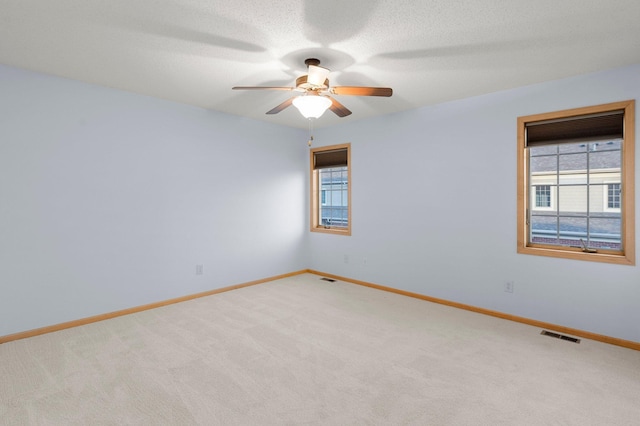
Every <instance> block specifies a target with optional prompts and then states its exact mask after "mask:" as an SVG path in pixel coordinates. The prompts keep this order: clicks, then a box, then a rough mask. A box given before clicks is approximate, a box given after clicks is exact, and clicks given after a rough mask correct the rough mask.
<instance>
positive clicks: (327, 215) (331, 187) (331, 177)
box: [319, 166, 349, 227]
mask: <svg viewBox="0 0 640 426" xmlns="http://www.w3.org/2000/svg"><path fill="white" fill-rule="evenodd" d="M319 174H320V179H319V180H320V193H321V208H320V219H321V220H320V224H321V226H326V227H347V226H348V225H349V223H348V214H347V213H343V212H346V211H347V207H348V205H347V204H348V199H349V194H348V182H347V180H348V176H349V173H348V169H347V167H346V166H345V167H332V168H328V169H320V170H319Z"/></svg>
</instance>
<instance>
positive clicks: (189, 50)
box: [0, 0, 640, 128]
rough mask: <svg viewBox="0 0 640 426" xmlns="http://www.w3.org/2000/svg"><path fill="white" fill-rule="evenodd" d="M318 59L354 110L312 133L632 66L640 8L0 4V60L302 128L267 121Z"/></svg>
mask: <svg viewBox="0 0 640 426" xmlns="http://www.w3.org/2000/svg"><path fill="white" fill-rule="evenodd" d="M307 57H317V58H319V59H320V60H321V61H322V65H323V66H325V67H327V68H330V69H331V70H332V71H333V72H332V74H331V76H330V80H331V84H332V85H363V86H387V87H392V88H393V89H394V95H393V97H391V98H373V97H367V98H362V97H354V96H340V97H337V98H338V100H339V101H340V102H341V103H343V104H344V105H345V106H346V107H347V108H349V109H351V110H352V111H353V114H352V115H351V116H349V117H346V118H338V117H336V116H335V115H334V114H332V113H331V112H327V113H325V115H324V116H322V117H321V118H320V119H318V120H317V121H316V124H315V125H316V127H322V126H327V125H333V124H337V123H341V122H346V121H352V120H357V119H361V118H365V117H371V116H374V115H379V114H386V113H390V112H394V111H401V110H405V109H409V108H415V107H419V106H423V105H430V104H435V103H439V102H443V101H448V100H453V99H459V98H464V97H469V96H474V95H479V94H483V93H489V92H494V91H498V90H502V89H508V88H512V87H518V86H523V85H527V84H532V83H536V82H541V81H547V80H553V79H558V78H563V77H568V76H572V75H577V74H584V73H588V72H593V71H599V70H604V69H610V68H615V67H620V66H624V65H629V64H635V63H640V1H638V0H615V1H612V0H563V1H558V0H552V1H551V0H483V1H480V0H389V1H383V0H355V1H348V0H324V1H320V0H305V1H301V0H278V1H271V2H266V1H259V0H250V1H249V0H56V1H52V0H1V1H0V63H2V64H6V65H12V66H16V67H20V68H25V69H29V70H35V71H40V72H44V73H49V74H54V75H58V76H62V77H68V78H72V79H76V80H80V81H85V82H89V83H95V84H99V85H103V86H107V87H113V88H118V89H123V90H127V91H131V92H135V93H140V94H144V95H149V96H154V97H158V98H162V99H169V100H173V101H176V102H181V103H185V104H191V105H196V106H199V107H203V108H207V109H210V110H216V111H222V112H226V113H231V114H236V115H242V116H247V117H251V118H255V119H259V120H265V121H268V122H272V123H277V124H282V125H286V126H292V127H300V128H306V127H307V121H306V119H304V118H303V117H302V116H301V115H300V114H299V113H298V111H297V110H296V109H295V108H293V107H290V108H287V109H286V110H284V111H283V112H281V113H280V114H277V115H265V112H266V111H268V110H269V109H271V108H272V107H274V106H276V105H277V104H279V103H280V102H282V101H284V100H286V99H287V98H288V97H289V96H291V95H292V94H291V93H289V92H286V91H232V90H231V87H232V86H238V85H239V86H256V85H272V86H273V85H275V86H292V85H293V83H294V80H295V78H296V77H298V76H299V75H301V74H303V73H305V71H306V69H305V65H304V59H305V58H307Z"/></svg>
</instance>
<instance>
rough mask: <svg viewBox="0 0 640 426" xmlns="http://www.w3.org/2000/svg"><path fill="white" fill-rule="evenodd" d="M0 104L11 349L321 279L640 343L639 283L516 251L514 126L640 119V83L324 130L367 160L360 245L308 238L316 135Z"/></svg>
mask: <svg viewBox="0 0 640 426" xmlns="http://www.w3.org/2000/svg"><path fill="white" fill-rule="evenodd" d="M0 93H1V94H2V96H0V335H7V334H11V333H15V332H20V331H24V330H29V329H33V328H37V327H42V326H46V325H51V324H56V323H60V322H63V321H69V320H74V319H79V318H84V317H87V316H91V315H96V314H100V313H105V312H112V311H114V310H118V309H123V308H128V307H132V306H139V305H142V304H145V303H150V302H154V301H160V300H166V299H169V298H172V297H178V296H182V295H186V294H191V293H195V292H199V291H205V290H209V289H214V288H220V287H224V286H228V285H232V284H235V283H241V282H246V281H250V280H253V279H259V278H265V277H269V276H273V275H277V274H281V273H286V272H291V271H296V270H299V269H303V268H307V267H309V268H313V269H317V270H320V271H325V272H329V273H334V274H338V275H343V276H346V277H351V278H355V279H361V280H365V281H370V282H373V283H378V284H382V285H386V286H390V287H395V288H399V289H404V290H409V291H414V292H418V293H422V294H426V295H431V296H435V297H441V298H445V299H449V300H452V301H458V302H462V303H467V304H471V305H475V306H479V307H484V308H488V309H495V310H497V311H501V312H506V313H511V314H515V315H520V316H524V317H528V318H533V319H538V320H542V321H548V322H552V323H556V324H561V325H565V326H569V327H575V328H579V329H583V330H587V331H592V332H595V333H602V334H605V335H609V336H613V337H619V338H623V339H629V340H634V341H640V302H639V301H640V273H639V272H638V268H637V267H629V266H618V265H607V264H599V263H590V262H579V261H571V260H566V259H550V258H544V257H536V256H526V255H518V254H516V251H515V247H516V241H515V228H516V212H515V210H516V201H515V197H516V187H515V177H516V164H515V158H516V141H515V132H516V117H517V116H520V115H526V114H533V113H539V112H545V111H554V110H558V109H565V108H573V107H579V106H585V105H594V104H599V103H605V102H613V101H619V100H625V99H638V98H640V96H639V95H640V66H638V65H636V66H631V67H627V68H623V69H618V70H613V71H609V72H604V73H598V74H593V75H586V76H581V77H577V78H571V79H566V80H561V81H556V82H549V83H545V84H540V85H535V86H530V87H525V88H520V89H517V90H511V91H505V92H500V93H495V94H491V95H486V96H480V97H476V98H471V99H465V100H461V101H456V102H450V103H446V104H441V105H437V106H433V107H427V108H421V109H417V110H412V111H407V112H404V113H400V114H395V115H391V116H387V117H384V118H383V119H381V118H377V119H374V120H362V121H358V122H355V123H351V124H345V125H341V126H338V127H335V128H328V129H325V128H322V129H317V130H316V132H315V145H316V146H320V145H332V144H337V143H344V142H351V143H352V173H353V175H352V180H353V186H352V189H353V199H352V203H353V235H352V236H351V237H344V236H336V235H327V234H309V232H308V219H307V218H308V175H307V167H308V149H307V147H306V144H305V143H304V141H306V137H307V135H306V132H302V131H298V130H294V129H289V128H284V127H279V126H272V125H268V124H266V123H262V122H255V121H251V120H247V119H243V118H239V117H233V116H228V115H223V114H217V113H214V112H210V111H205V110H201V109H197V108H192V107H189V106H184V105H178V104H175V103H171V102H165V101H162V100H157V99H152V98H147V97H143V96H139V95H135V94H130V93H124V92H120V91H116V90H111V89H107V88H101V87H97V86H92V85H86V84H82V83H79V82H74V81H69V80H65V79H60V78H56V77H51V76H44V75H41V74H37V73H31V72H27V71H23V70H17V69H14V68H10V67H3V66H0ZM395 96H402V94H396V95H395ZM636 121H638V120H636ZM637 152H639V153H640V149H639V150H637ZM637 155H639V156H640V154H637ZM267 163H268V164H269V166H268V167H267ZM636 163H637V164H640V159H638V158H637V159H636ZM636 174H637V176H636V179H637V180H638V178H639V177H640V172H637V173H636ZM636 187H639V188H640V183H639V182H638V181H637V182H636ZM389 193H392V194H395V196H394V199H393V200H389V198H388V196H387V194H389ZM636 198H640V197H636ZM637 212H638V213H637V214H638V215H640V209H637ZM391 220H396V221H397V222H396V223H395V224H393V223H390V221H391ZM636 222H637V223H638V225H639V226H640V217H637V218H636ZM636 239H637V240H640V237H638V236H636ZM345 255H346V256H347V257H348V263H345ZM196 264H203V265H204V275H202V276H196V275H195V265H196ZM507 280H513V281H515V292H514V293H513V294H507V293H505V292H504V291H503V287H504V282H505V281H507Z"/></svg>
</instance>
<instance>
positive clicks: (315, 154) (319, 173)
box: [311, 144, 351, 235]
mask: <svg viewBox="0 0 640 426" xmlns="http://www.w3.org/2000/svg"><path fill="white" fill-rule="evenodd" d="M350 157H351V146H350V144H343V145H333V146H328V147H322V148H314V149H312V150H311V230H312V231H314V232H327V233H333V234H340V235H351V202H350V199H351V170H350V163H351V158H350Z"/></svg>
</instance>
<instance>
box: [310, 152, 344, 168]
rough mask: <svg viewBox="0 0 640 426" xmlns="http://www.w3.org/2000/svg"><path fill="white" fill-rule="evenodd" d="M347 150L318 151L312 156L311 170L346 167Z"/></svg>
mask: <svg viewBox="0 0 640 426" xmlns="http://www.w3.org/2000/svg"><path fill="white" fill-rule="evenodd" d="M347 159H348V155H347V149H346V148H344V149H336V150H331V151H319V152H316V153H314V154H313V169H314V170H318V169H327V168H329V167H344V166H348V164H347V163H348V160H347Z"/></svg>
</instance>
